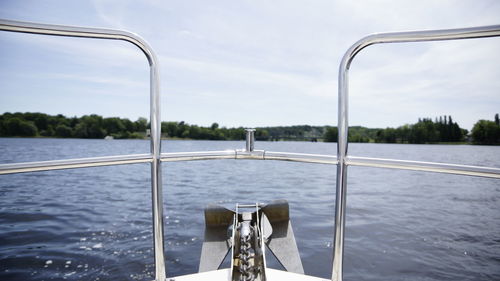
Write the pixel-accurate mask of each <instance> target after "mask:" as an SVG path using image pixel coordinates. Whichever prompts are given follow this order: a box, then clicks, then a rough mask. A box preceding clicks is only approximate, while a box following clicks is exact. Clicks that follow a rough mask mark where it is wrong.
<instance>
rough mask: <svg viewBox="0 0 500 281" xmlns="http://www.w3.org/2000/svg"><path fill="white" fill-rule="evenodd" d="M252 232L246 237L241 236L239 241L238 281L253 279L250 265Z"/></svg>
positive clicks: (253, 275) (252, 270)
mask: <svg viewBox="0 0 500 281" xmlns="http://www.w3.org/2000/svg"><path fill="white" fill-rule="evenodd" d="M251 229H252V228H251ZM251 234H252V231H250V233H248V235H244V236H241V239H240V256H239V258H240V264H239V268H238V269H239V271H240V273H241V275H240V280H239V281H253V280H254V279H255V274H254V270H255V269H254V268H253V266H252V265H251V264H250V258H251V257H252V250H253V249H252V245H251V243H250V239H251V236H252V235H251Z"/></svg>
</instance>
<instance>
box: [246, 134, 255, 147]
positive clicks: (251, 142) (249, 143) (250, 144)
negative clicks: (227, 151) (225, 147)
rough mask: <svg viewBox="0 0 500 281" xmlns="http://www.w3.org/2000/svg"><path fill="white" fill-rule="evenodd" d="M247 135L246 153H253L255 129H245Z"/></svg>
mask: <svg viewBox="0 0 500 281" xmlns="http://www.w3.org/2000/svg"><path fill="white" fill-rule="evenodd" d="M245 131H246V133H247V138H246V151H247V152H252V151H253V149H254V145H255V129H245Z"/></svg>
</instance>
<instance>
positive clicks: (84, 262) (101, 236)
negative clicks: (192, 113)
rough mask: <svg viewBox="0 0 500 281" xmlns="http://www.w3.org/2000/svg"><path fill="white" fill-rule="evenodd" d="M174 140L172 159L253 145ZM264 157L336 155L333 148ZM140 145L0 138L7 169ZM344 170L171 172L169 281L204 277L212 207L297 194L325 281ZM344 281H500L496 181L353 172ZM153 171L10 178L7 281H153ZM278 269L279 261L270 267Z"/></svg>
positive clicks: (0, 252) (497, 162) (380, 152)
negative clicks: (338, 174)
mask: <svg viewBox="0 0 500 281" xmlns="http://www.w3.org/2000/svg"><path fill="white" fill-rule="evenodd" d="M243 146H244V143H243V142H229V141H226V142H220V141H164V142H163V151H199V150H221V149H235V148H243ZM256 149H265V150H272V151H287V152H304V153H322V154H335V151H336V147H335V144H328V143H305V142H257V143H256ZM148 150H149V142H148V141H143V140H114V141H104V140H79V139H13V138H9V139H0V163H10V162H24V161H37V160H50V159H60V158H62V159H64V158H79V157H91V156H104V155H116V154H129V153H146V152H148ZM350 153H351V155H356V156H371V157H383V158H400V159H413V160H423V161H436V162H448V163H460V164H470V165H483V166H493V167H500V147H498V146H497V147H488V146H467V145H398V144H350ZM335 170H336V169H335V166H332V165H321V164H303V163H293V162H278V161H242V160H217V161H203V162H180V163H166V164H164V165H163V176H164V186H163V189H164V201H165V214H164V215H165V246H166V259H167V261H166V264H167V271H168V276H176V275H180V274H186V273H194V272H196V271H197V269H198V261H199V255H200V252H201V244H202V240H203V230H204V217H203V209H204V207H205V206H206V205H207V204H209V203H214V202H215V203H219V204H221V205H224V206H227V207H233V206H234V205H235V204H236V203H237V202H240V203H252V202H255V201H259V202H270V201H272V200H274V199H287V200H288V201H289V203H290V209H291V219H292V224H293V227H294V232H295V235H296V240H297V243H298V248H299V251H300V254H301V257H302V261H303V264H304V269H305V272H306V273H307V274H310V275H315V276H320V277H325V278H329V277H330V271H331V259H332V250H333V249H332V240H333V216H334V207H335V206H334V199H335ZM348 175H349V177H348V183H349V185H348V193H347V202H348V203H347V204H348V208H347V229H346V246H345V267H344V272H345V279H346V280H381V279H384V280H500V181H499V180H494V179H485V178H477V177H464V176H455V175H442V174H434V173H425V172H412V171H403V170H389V169H375V168H360V167H350V168H349V171H348ZM149 176H150V167H149V165H148V164H135V165H123V166H111V167H101V168H86V169H74V170H61V171H49V172H36V173H26V174H15V175H5V176H0V280H64V279H66V280H117V279H120V280H150V279H151V277H152V274H153V272H154V268H153V253H152V234H151V191H150V179H149ZM273 264H274V266H276V263H273Z"/></svg>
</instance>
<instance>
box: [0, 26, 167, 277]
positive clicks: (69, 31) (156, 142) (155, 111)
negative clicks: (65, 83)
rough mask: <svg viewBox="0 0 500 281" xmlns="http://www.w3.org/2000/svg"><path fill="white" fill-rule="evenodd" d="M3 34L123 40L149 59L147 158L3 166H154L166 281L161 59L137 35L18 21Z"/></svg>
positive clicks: (161, 273)
mask: <svg viewBox="0 0 500 281" xmlns="http://www.w3.org/2000/svg"><path fill="white" fill-rule="evenodd" d="M0 30H3V31H11V32H22V33H32V34H42V35H55V36H66V37H81V38H95V39H109V40H122V41H126V42H129V43H132V44H134V45H135V46H137V47H138V48H139V49H140V50H141V51H142V52H143V53H144V55H146V58H147V60H148V62H149V67H150V76H149V77H150V81H149V82H150V123H151V148H150V151H151V153H150V154H147V155H126V156H110V157H98V158H84V159H70V160H56V161H45V162H32V163H24V164H14V166H13V168H9V167H10V166H11V165H10V164H9V165H7V166H5V165H3V167H4V169H3V173H8V172H9V171H11V172H12V171H17V172H28V171H45V170H54V169H66V168H81V167H94V166H103V165H117V164H129V163H139V162H150V163H151V190H152V200H153V236H154V256H155V274H156V275H155V277H156V279H157V280H164V279H165V277H166V275H165V257H164V252H163V209H162V208H163V204H162V180H161V161H160V153H161V131H160V130H161V115H160V86H159V84H160V82H159V73H158V71H159V70H158V59H157V58H156V55H155V53H154V51H153V49H152V48H151V47H150V46H149V45H148V43H146V41H144V40H143V39H142V38H141V37H139V36H137V35H136V34H133V33H130V32H126V31H120V30H111V29H100V28H84V27H72V26H62V25H48V24H38V23H29V22H19V21H8V20H0Z"/></svg>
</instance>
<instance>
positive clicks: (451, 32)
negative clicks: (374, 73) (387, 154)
mask: <svg viewBox="0 0 500 281" xmlns="http://www.w3.org/2000/svg"><path fill="white" fill-rule="evenodd" d="M495 36H500V25H492V26H480V27H472V28H458V29H444V30H426V31H408V32H393V33H379V34H372V35H368V36H366V37H364V38H362V39H360V40H359V41H358V42H356V43H354V44H353V45H352V46H351V47H350V48H349V49H348V50H347V52H346V53H345V54H344V56H343V57H342V61H341V63H340V67H339V78H338V79H339V80H338V87H339V88H338V134H339V140H338V143H337V159H338V161H339V164H338V165H337V187H336V199H335V234H334V247H333V265H332V280H334V281H342V268H343V258H344V233H345V217H346V213H345V211H346V192H347V165H348V162H349V159H348V156H347V144H348V138H347V137H348V130H349V118H348V106H349V104H348V97H349V80H348V72H349V68H350V66H351V63H352V61H353V59H354V57H355V56H356V55H357V54H358V53H359V52H360V51H361V50H363V49H364V48H366V47H368V46H370V45H374V44H381V43H402V42H420V41H443V40H456V39H473V38H484V37H495ZM365 160H367V159H365ZM357 161H358V162H354V163H364V164H366V165H367V164H368V163H367V162H370V161H362V159H359V158H358V159H357ZM396 161H399V160H396ZM392 164H394V165H391V167H400V168H401V167H404V168H409V166H408V165H404V164H405V163H404V162H403V161H399V162H398V163H397V164H398V165H395V164H396V162H393V163H392ZM388 166H389V165H388ZM426 167H428V165H426ZM449 168H450V167H449ZM445 171H448V170H445Z"/></svg>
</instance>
